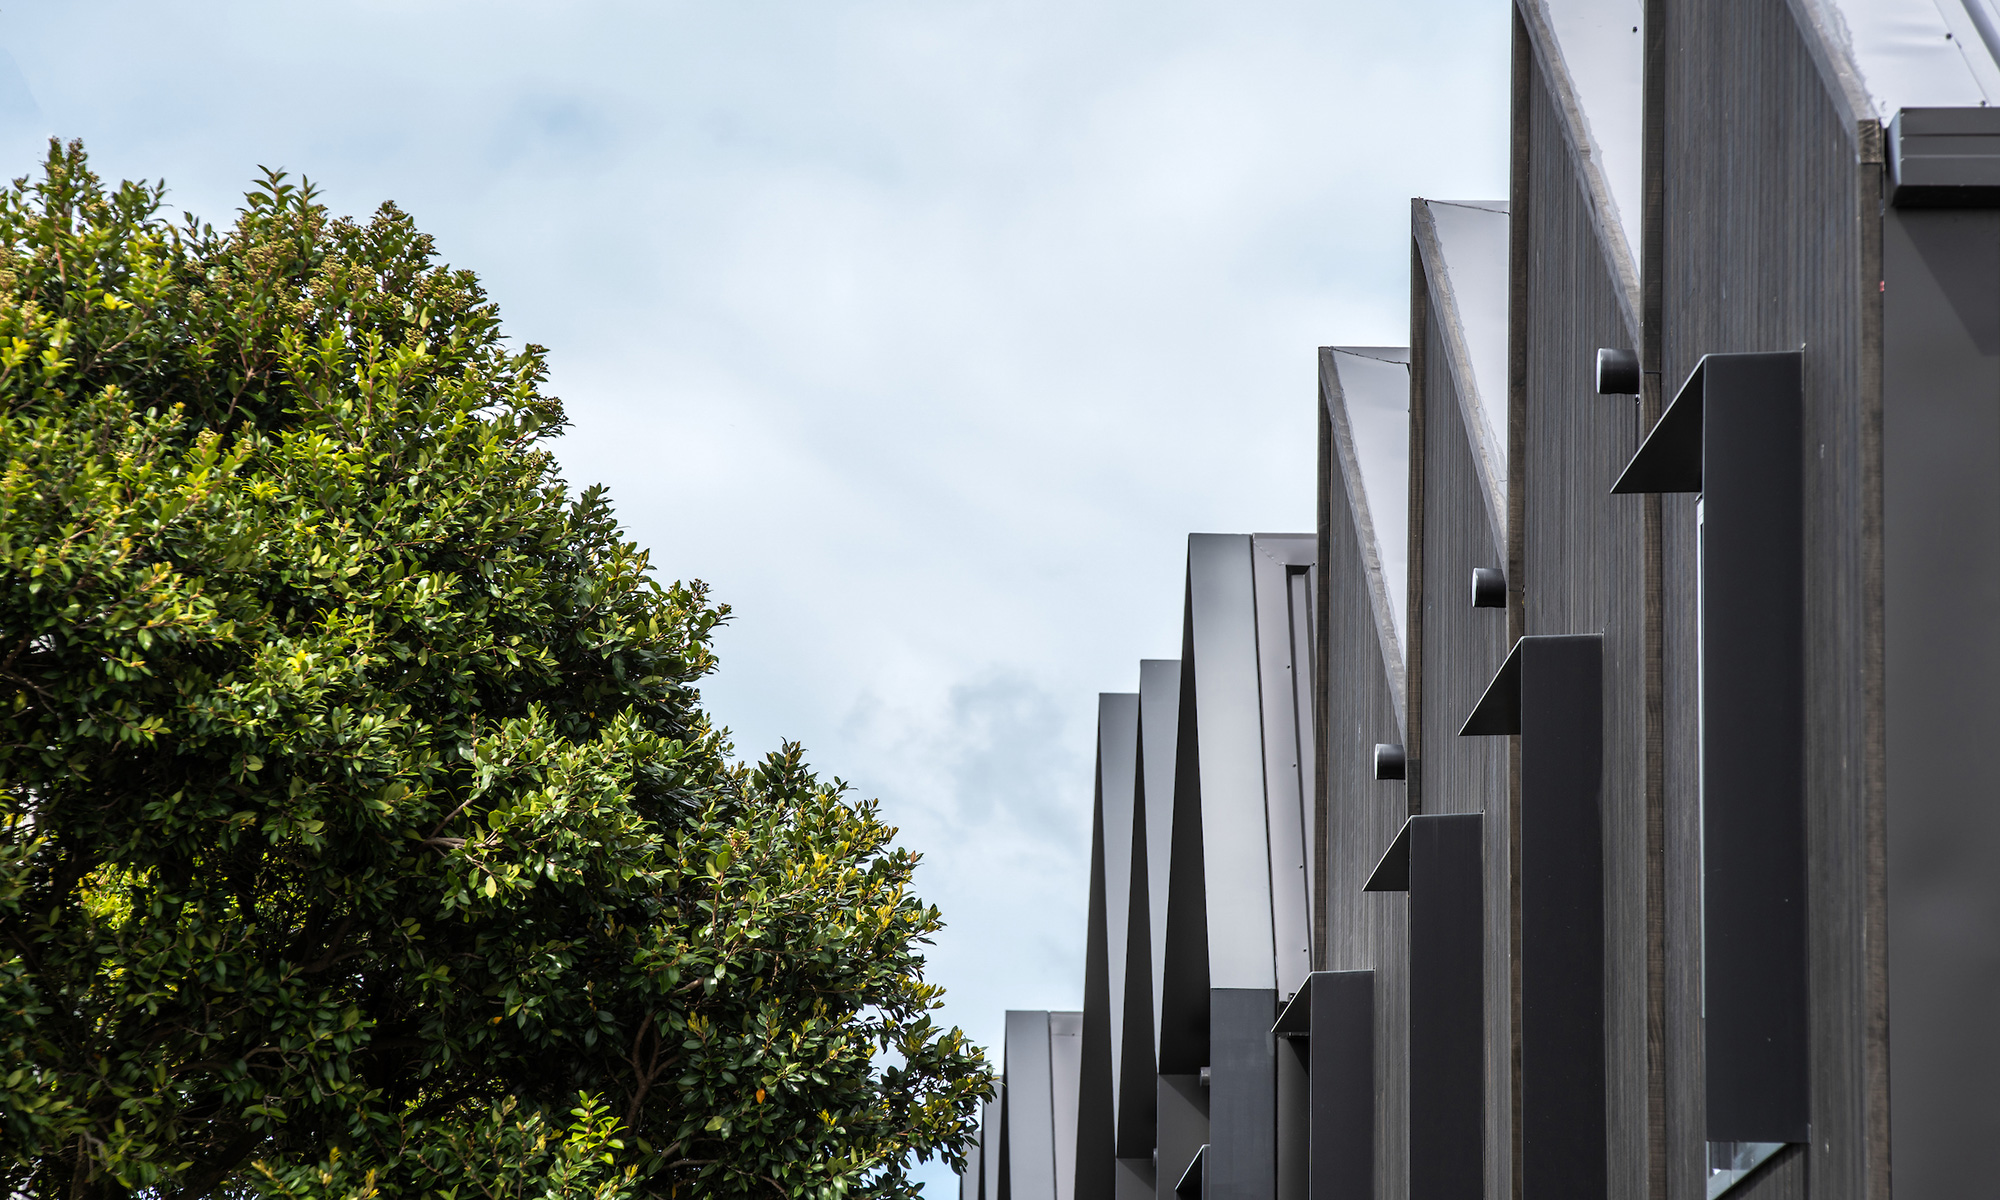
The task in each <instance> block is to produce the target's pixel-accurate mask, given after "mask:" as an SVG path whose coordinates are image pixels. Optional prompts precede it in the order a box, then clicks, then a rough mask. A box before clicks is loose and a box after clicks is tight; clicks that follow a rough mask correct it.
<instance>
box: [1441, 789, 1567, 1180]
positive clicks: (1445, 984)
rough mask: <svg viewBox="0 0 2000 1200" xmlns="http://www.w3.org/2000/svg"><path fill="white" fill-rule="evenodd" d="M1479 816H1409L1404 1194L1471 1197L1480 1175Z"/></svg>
mask: <svg viewBox="0 0 2000 1200" xmlns="http://www.w3.org/2000/svg"><path fill="white" fill-rule="evenodd" d="M1484 820H1485V819H1484V817H1482V816H1481V815H1480V814H1479V813H1449V814H1440V815H1435V816H1429V815H1427V816H1420V817H1411V818H1410V822H1409V826H1408V828H1409V833H1410V850H1409V863H1410V941H1409V946H1410V957H1409V968H1410V984H1409V987H1410V1059H1409V1079H1410V1091H1409V1096H1410V1127H1409V1129H1410V1134H1409V1136H1410V1142H1409V1145H1410V1190H1409V1200H1478V1197H1479V1196H1480V1195H1481V1193H1482V1191H1483V1189H1484V1185H1485V1159H1484V1148H1485V1124H1486V1116H1485V1108H1486V1070H1485V1067H1486V1056H1485V1054H1484V1053H1483V1048H1484V1042H1485V1028H1486V1016H1485V1008H1486V1005H1485V978H1484V959H1485V928H1486V900H1485V885H1484V867H1483V857H1484V835H1483V833H1482V832H1481V831H1482V828H1483V824H1484ZM1600 1194H1601V1193H1600Z"/></svg>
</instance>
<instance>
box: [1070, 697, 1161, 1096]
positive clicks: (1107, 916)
mask: <svg viewBox="0 0 2000 1200" xmlns="http://www.w3.org/2000/svg"><path fill="white" fill-rule="evenodd" d="M1138 768H1139V695H1138V693H1136V692H1105V693H1102V694H1100V695H1099V696H1098V697H1097V810H1098V824H1099V826H1100V829H1101V838H1102V841H1101V843H1100V846H1101V849H1100V854H1101V856H1102V858H1101V868H1100V871H1101V876H1102V885H1103V897H1102V900H1101V905H1102V907H1101V909H1100V914H1101V916H1100V919H1101V920H1102V921H1103V923H1104V925H1103V933H1102V943H1101V944H1102V946H1103V952H1104V961H1103V966H1102V970H1103V972H1104V988H1105V995H1104V1036H1105V1044H1104V1047H1103V1049H1104V1052H1105V1053H1106V1054H1108V1056H1109V1057H1108V1059H1107V1060H1106V1061H1105V1062H1104V1063H1102V1064H1101V1066H1102V1069H1104V1070H1106V1071H1108V1072H1109V1080H1108V1083H1109V1088H1110V1094H1109V1098H1110V1102H1111V1120H1112V1123H1113V1127H1114V1128H1115V1127H1116V1124H1117V1121H1118V1113H1119V1106H1120V1101H1121V1099H1122V1097H1123V1095H1124V1090H1123V1085H1124V1080H1123V1079H1122V1078H1121V1072H1120V1070H1119V1067H1120V1065H1121V1061H1120V1060H1121V1059H1122V1058H1123V1056H1124V1047H1125V1021H1126V1003H1125V991H1126V986H1127V981H1128V978H1129V975H1130V971H1129V970H1128V957H1129V956H1130V955H1131V954H1132V953H1133V951H1134V949H1135V947H1134V946H1133V945H1132V944H1131V938H1130V933H1131V929H1132V888H1133V866H1134V860H1133V850H1134V846H1133V838H1132V823H1133V820H1134V816H1135V813H1134V806H1135V804H1136V802H1137V799H1138V788H1139V780H1138ZM1092 932H1093V933H1095V932H1096V931H1095V930H1093V931H1092ZM1084 1011H1085V1014H1086V1016H1088V1015H1090V1006H1089V1004H1088V1003H1086V1004H1085V1006H1084ZM1095 1066H1096V1065H1093V1069H1095ZM1150 1090H1151V1089H1150V1088H1149V1089H1148V1091H1150Z"/></svg>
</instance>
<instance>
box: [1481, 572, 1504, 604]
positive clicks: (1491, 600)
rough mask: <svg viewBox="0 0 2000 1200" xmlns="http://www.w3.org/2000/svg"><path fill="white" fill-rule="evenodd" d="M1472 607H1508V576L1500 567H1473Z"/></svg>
mask: <svg viewBox="0 0 2000 1200" xmlns="http://www.w3.org/2000/svg"><path fill="white" fill-rule="evenodd" d="M1472 607H1474V608H1505V607H1507V577H1506V576H1505V575H1503V574H1501V573H1500V571H1499V569H1498V568H1496V567H1474V568H1472Z"/></svg>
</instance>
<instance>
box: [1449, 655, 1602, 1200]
mask: <svg viewBox="0 0 2000 1200" xmlns="http://www.w3.org/2000/svg"><path fill="white" fill-rule="evenodd" d="M1501 693H1509V694H1511V710H1512V711H1511V713H1510V714H1509V715H1510V717H1511V720H1505V721H1503V720H1500V719H1491V720H1489V721H1488V722H1487V727H1486V728H1484V729H1482V730H1477V731H1473V732H1481V733H1486V734H1488V735H1497V734H1518V735H1520V739H1521V741H1520V759H1519V761H1520V791H1519V797H1520V810H1519V821H1520V834H1519V843H1518V853H1519V856H1520V858H1519V864H1520V865H1519V875H1518V879H1519V881H1520V901H1519V903H1520V909H1519V914H1520V915H1519V930H1520V960H1519V961H1520V988H1521V991H1520V996H1521V1001H1520V1003H1521V1009H1520V1012H1521V1018H1520V1021H1521V1092H1520V1104H1521V1109H1520V1121H1521V1130H1522V1139H1521V1171H1522V1181H1523V1190H1524V1191H1525V1192H1526V1193H1527V1194H1528V1195H1535V1196H1602V1195H1605V1194H1606V1193H1607V1191H1608V1190H1609V1189H1610V1177H1609V1174H1608V1166H1607V1163H1608V1150H1607V1146H1606V1142H1605V1132H1604V1131H1605V1120H1606V1117H1607V1109H1606V1102H1605V1074H1604V1063H1605V1025H1604V980H1605V969H1604V814H1603V790H1604V640H1603V638H1602V637H1600V636H1598V635H1596V634H1581V635H1554V636H1549V635H1537V636H1530V637H1524V638H1522V639H1520V640H1519V641H1518V642H1516V643H1514V649H1513V651H1512V653H1510V654H1508V656H1507V664H1506V665H1505V666H1504V667H1502V668H1501V669H1500V672H1499V674H1498V675H1496V676H1495V678H1494V681H1493V685H1492V687H1490V688H1488V689H1487V698H1486V699H1485V700H1482V701H1481V702H1480V707H1481V708H1482V709H1484V708H1487V707H1488V705H1489V703H1492V702H1494V701H1495V700H1496V697H1497V696H1498V695H1499V694H1501ZM1493 707H1494V708H1495V709H1499V708H1501V707H1503V706H1502V705H1500V704H1497V703H1493ZM1472 725H1473V722H1471V721H1468V722H1467V726H1468V729H1470V727H1471V726H1472ZM1503 726H1504V727H1503Z"/></svg>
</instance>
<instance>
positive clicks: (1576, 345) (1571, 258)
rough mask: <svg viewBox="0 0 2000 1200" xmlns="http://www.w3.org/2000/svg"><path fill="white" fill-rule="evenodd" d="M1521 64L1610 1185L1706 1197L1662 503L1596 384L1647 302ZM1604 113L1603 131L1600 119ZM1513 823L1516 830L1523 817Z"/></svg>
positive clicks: (1545, 496)
mask: <svg viewBox="0 0 2000 1200" xmlns="http://www.w3.org/2000/svg"><path fill="white" fill-rule="evenodd" d="M1521 7H1522V8H1523V9H1524V10H1525V6H1521ZM1582 7H1588V6H1582ZM1640 23H1641V22H1640V21H1638V20H1633V21H1631V24H1633V25H1636V24H1640ZM1618 34H1622V35H1623V36H1626V37H1639V36H1641V35H1639V34H1633V33H1631V32H1630V26H1629V25H1622V27H1621V28H1618V29H1612V30H1607V31H1603V33H1602V36H1604V37H1607V38H1609V37H1612V36H1613V35H1618ZM1516 62H1517V70H1518V71H1520V72H1521V75H1520V77H1518V78H1517V80H1516V93H1515V97H1516V99H1515V103H1516V104H1517V105H1518V106H1519V109H1520V111H1518V112H1517V113H1516V118H1515V120H1516V135H1515V136H1516V137H1517V138H1520V139H1522V140H1523V142H1524V144H1522V145H1517V147H1516V148H1515V161H1516V164H1517V170H1518V171H1519V172H1520V174H1519V177H1518V178H1517V179H1516V181H1515V185H1514V187H1515V191H1514V197H1515V201H1516V208H1515V214H1514V215H1515V219H1516V225H1515V236H1516V237H1518V238H1520V239H1521V242H1522V246H1521V253H1520V255H1519V257H1518V259H1517V264H1518V269H1519V270H1520V271H1521V272H1522V275H1521V278H1520V279H1519V281H1518V282H1517V285H1516V286H1517V287H1518V288H1520V289H1521V293H1520V294H1524V295H1525V297H1526V299H1525V300H1523V301H1522V302H1521V303H1520V311H1519V312H1517V313H1515V314H1514V317H1515V321H1516V324H1517V327H1518V330H1519V339H1520V340H1519V349H1520V356H1521V357H1520V363H1519V365H1518V367H1517V371H1518V375H1519V378H1518V380H1517V385H1516V386H1517V387H1518V389H1519V390H1518V393H1517V396H1516V399H1515V403H1516V405H1518V406H1519V409H1520V420H1521V422H1522V425H1523V427H1524V428H1525V429H1526V431H1527V434H1526V436H1525V437H1524V438H1523V443H1524V444H1523V445H1522V447H1521V453H1520V457H1519V458H1518V459H1517V472H1518V474H1517V477H1516V478H1514V479H1513V480H1512V483H1513V487H1514V496H1513V497H1512V500H1513V503H1514V504H1515V505H1516V506H1517V507H1516V515H1517V519H1518V520H1519V521H1520V523H1521V528H1519V529H1518V530H1516V531H1514V537H1515V539H1516V543H1517V547H1518V548H1517V550H1516V551H1515V553H1517V554H1518V555H1519V556H1520V568H1519V573H1520V576H1521V577H1520V579H1519V580H1518V581H1516V582H1517V584H1518V588H1517V591H1518V592H1519V594H1520V596H1521V601H1520V609H1521V613H1520V620H1521V627H1520V632H1523V633H1526V634H1568V633H1592V632H1594V633H1600V634H1601V635H1602V638H1603V653H1604V681H1605V687H1604V695H1603V701H1604V713H1603V727H1602V729H1603V733H1602V736H1603V752H1604V756H1605V761H1604V789H1605V791H1604V795H1603V806H1602V813H1603V872H1604V878H1603V887H1604V893H1603V896H1604V898H1603V919H1604V938H1603V964H1604V972H1605V974H1604V983H1603V997H1604V1053H1605V1057H1606V1065H1607V1069H1606V1071H1605V1075H1604V1079H1605V1096H1604V1104H1605V1113H1604V1125H1605V1143H1606V1153H1607V1170H1608V1178H1607V1182H1606V1188H1607V1193H1608V1194H1609V1195H1610V1196H1613V1197H1620V1198H1630V1200H1637V1198H1638V1197H1641V1196H1651V1197H1656V1198H1658V1197H1662V1196H1663V1195H1664V1193H1665V1191H1666V1186H1667V1183H1668V1178H1667V1176H1668V1169H1667V1168H1668V1162H1669V1160H1670V1159H1671V1158H1672V1156H1673V1155H1676V1154H1677V1155H1678V1162H1679V1167H1678V1173H1679V1175H1680V1176H1681V1177H1682V1178H1684V1179H1685V1180H1687V1181H1690V1182H1692V1183H1693V1184H1695V1185H1696V1186H1697V1187H1698V1186H1699V1185H1700V1183H1701V1179H1700V1177H1699V1173H1700V1172H1701V1171H1702V1170H1703V1168H1704V1163H1705V1160H1704V1158H1703V1156H1702V1133H1701V1129H1700V1127H1699V1122H1698V1121H1683V1122H1681V1123H1680V1124H1679V1125H1677V1126H1675V1128H1674V1132H1673V1134H1671V1135H1670V1133H1669V1131H1668V1124H1669V1122H1668V1120H1667V1117H1668V1112H1667V1104H1666V1097H1667V1096H1668V1095H1669V1094H1673V1089H1674V1088H1676V1087H1680V1086H1683V1085H1684V1084H1685V1083H1686V1081H1684V1080H1682V1079H1680V1078H1679V1077H1676V1078H1675V1079H1671V1080H1670V1079H1669V1078H1668V1074H1669V1070H1668V1067H1669V1058H1668V1054H1667V1049H1666V1043H1665V1040H1664V1038H1663V1036H1662V1035H1663V1030H1664V1025H1663V1023H1662V1017H1663V1015H1664V1009H1665V995H1664V986H1665V977H1666V946H1667V939H1666V937H1665V931H1664V927H1663V926H1662V925H1660V924H1659V917H1660V915H1661V912H1662V908H1661V896H1662V891H1663V888H1664V877H1663V875H1661V874H1660V873H1659V871H1660V868H1661V867H1662V866H1663V865H1664V858H1663V857H1662V853H1661V851H1662V845H1663V841H1664V836H1665V834H1664V820H1665V817H1666V809H1665V806H1664V803H1663V799H1664V798H1663V796H1662V795H1661V793H1660V791H1659V785H1658V782H1657V779H1658V777H1657V774H1656V772H1657V761H1658V760H1657V751H1655V752H1654V755H1653V757H1651V758H1649V752H1648V735H1647V727H1648V715H1647V704H1648V701H1647V694H1648V693H1647V680H1648V676H1649V671H1648V666H1649V664H1648V661H1647V659H1648V650H1647V644H1648V639H1647V617H1646V610H1647V603H1646V596H1647V588H1648V586H1649V585H1648V574H1647V564H1648V552H1647V544H1648V543H1647V519H1648V518H1647V513H1648V510H1649V508H1650V509H1651V510H1652V511H1654V512H1657V511H1658V508H1659V504H1660V501H1659V499H1658V498H1657V497H1652V498H1646V497H1638V498H1628V497H1614V496H1608V495H1606V494H1605V485H1606V483H1607V482H1608V481H1609V480H1611V479H1613V478H1614V477H1615V476H1616V475H1617V473H1618V471H1619V469H1620V468H1621V467H1623V466H1624V464H1625V463H1626V461H1627V460H1628V459H1629V458H1630V457H1631V455H1632V453H1633V451H1634V450H1635V449H1636V448H1637V446H1638V443H1639V439H1640V435H1641V431H1642V413H1641V402H1640V400H1639V399H1638V398H1637V397H1632V396H1600V395H1597V394H1596V392H1595V387H1594V379H1593V373H1592V366H1593V363H1594V361H1595V359H1596V355H1597V351H1598V350H1599V349H1600V348H1607V347H1608V348H1614V349H1634V350H1636V349H1638V348H1639V345H1640V332H1639V329H1638V327H1637V323H1636V315H1637V310H1638V309H1639V308H1640V306H1641V303H1642V302H1641V300H1640V298H1639V297H1637V296H1633V295H1629V294H1628V293H1629V292H1630V291H1631V289H1632V288H1634V287H1636V286H1637V285H1638V281H1636V280H1631V281H1627V280H1626V279H1625V278H1624V274H1623V270H1622V269H1621V268H1620V267H1619V266H1618V262H1617V259H1618V257H1619V256H1618V253H1617V247H1616V245H1615V244H1607V235H1606V232H1605V230H1604V228H1603V224H1602V222H1601V220H1600V219H1599V218H1598V217H1597V216H1596V215H1595V214H1594V210H1595V209H1596V207H1597V206H1596V202H1595V199H1594V194H1595V187H1594V185H1593V184H1592V183H1591V182H1590V178H1589V176H1590V164H1589V163H1588V162H1586V161H1584V160H1583V158H1582V156H1580V155H1579V153H1578V149H1577V147H1578V145H1579V142H1580V141H1582V140H1584V139H1581V138H1580V137H1579V134H1578V132H1577V130H1576V128H1575V127H1574V124H1573V119H1572V117H1571V116H1570V115H1569V114H1568V112H1567V106H1566V105H1565V104H1564V103H1563V102H1562V100H1561V97H1560V95H1559V93H1560V92H1561V90H1562V89H1561V84H1560V82H1559V80H1557V79H1555V78H1554V77H1553V76H1552V75H1551V74H1550V72H1549V71H1548V70H1547V69H1546V66H1547V64H1546V61H1545V58H1544V57H1542V56H1540V55H1539V53H1536V54H1530V55H1527V56H1526V61H1525V62H1523V60H1522V57H1520V56H1518V55H1517V59H1516ZM1590 115H1591V124H1592V126H1593V128H1594V127H1595V125H1596V121H1597V115H1596V114H1595V113H1592V114H1590ZM1634 132H1635V133H1636V131H1634ZM1635 215H1636V214H1635ZM1633 248H1634V249H1635V250H1636V249H1637V248H1638V247H1637V244H1636V243H1635V244H1634V247H1633ZM1653 390H1654V392H1655V393H1656V392H1657V388H1654V389H1653ZM1655 403H1656V402H1655ZM1655 661H1657V660H1655ZM1656 711H1657V710H1656ZM1654 719H1655V720H1657V717H1655V718H1654ZM1649 762H1650V763H1651V764H1653V765H1651V766H1649ZM1649 773H1651V774H1650V775H1649ZM1649 778H1650V780H1651V782H1650V783H1649ZM1514 819H1515V825H1516V828H1517V829H1518V827H1519V824H1520V822H1521V821H1523V820H1525V816H1524V815H1523V814H1521V813H1519V812H1516V813H1515V814H1514ZM1517 841H1518V835H1517ZM1649 896H1650V899H1649ZM1523 919H1525V918H1523ZM1517 986H1525V984H1524V983H1519V984H1517ZM1524 1082H1525V1081H1517V1082H1516V1084H1515V1087H1516V1088H1517V1089H1518V1088H1519V1087H1521V1086H1522V1085H1523V1084H1524ZM1687 1086H1698V1081H1697V1082H1695V1083H1693V1084H1687ZM1656 1089H1657V1090H1656ZM1674 1136H1678V1138H1679V1143H1678V1144H1677V1145H1676V1144H1675V1143H1674V1141H1673V1137H1674ZM1676 1194H1677V1195H1681V1194H1685V1193H1676Z"/></svg>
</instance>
